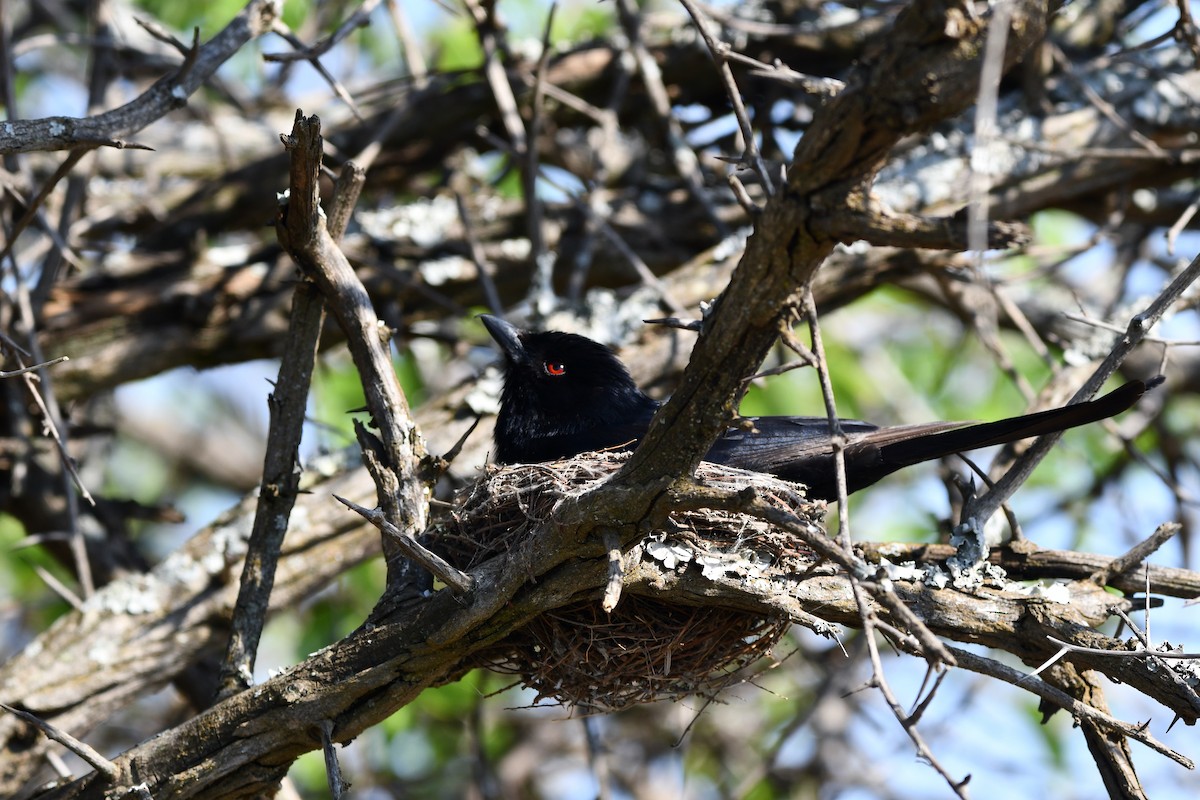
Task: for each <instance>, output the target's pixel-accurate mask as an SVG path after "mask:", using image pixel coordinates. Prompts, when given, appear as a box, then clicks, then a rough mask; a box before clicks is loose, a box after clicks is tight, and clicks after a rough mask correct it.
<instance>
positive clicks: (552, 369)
mask: <svg viewBox="0 0 1200 800" xmlns="http://www.w3.org/2000/svg"><path fill="white" fill-rule="evenodd" d="M542 367H543V368H544V369H545V370H546V374H547V375H552V376H554V377H555V378H557V377H559V376H560V375H566V374H567V365H566V364H564V363H562V362H561V361H547V362H546V363H544V364H542Z"/></svg>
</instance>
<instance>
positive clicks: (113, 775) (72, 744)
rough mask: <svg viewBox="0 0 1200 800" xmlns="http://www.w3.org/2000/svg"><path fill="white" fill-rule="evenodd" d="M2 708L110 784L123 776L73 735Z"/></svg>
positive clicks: (5, 705) (111, 764)
mask: <svg viewBox="0 0 1200 800" xmlns="http://www.w3.org/2000/svg"><path fill="white" fill-rule="evenodd" d="M0 708H2V709H4V710H5V711H7V712H8V713H10V714H13V715H14V716H16V717H19V718H20V719H22V720H24V721H25V722H28V723H29V724H30V725H32V726H34V727H35V728H37V729H38V730H40V731H41V732H42V733H44V734H46V736H47V737H48V738H50V739H53V740H54V741H56V742H58V743H59V744H61V745H62V746H63V747H65V748H67V749H68V750H70V751H71V752H72V753H74V754H75V755H77V756H79V757H80V758H82V759H83V760H84V761H85V762H87V764H88V765H90V766H91V767H92V768H93V769H95V770H96V771H97V772H99V773H100V774H101V775H103V776H104V777H105V778H106V779H107V780H108V781H109V782H110V783H111V782H113V781H116V780H117V779H118V778H119V777H120V776H121V771H120V770H119V769H117V765H116V764H114V763H113V762H111V761H109V760H108V759H107V758H105V757H104V756H102V755H100V753H99V752H98V751H97V750H96V749H95V748H93V747H92V746H91V745H89V744H87V743H85V742H81V741H79V740H78V739H76V738H75V737H74V736H72V735H71V734H69V733H67V732H65V731H62V730H59V729H58V728H56V727H54V726H53V725H51V724H50V723H49V722H45V721H43V720H41V719H38V718H37V717H35V716H34V715H33V714H30V713H29V712H28V711H22V710H21V709H19V708H13V707H12V706H10V705H8V704H7V703H0Z"/></svg>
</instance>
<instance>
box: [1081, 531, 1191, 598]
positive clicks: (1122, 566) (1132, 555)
mask: <svg viewBox="0 0 1200 800" xmlns="http://www.w3.org/2000/svg"><path fill="white" fill-rule="evenodd" d="M1182 527H1183V526H1182V525H1180V524H1179V523H1178V522H1164V523H1163V524H1161V525H1159V526H1158V528H1157V529H1156V530H1155V531H1154V533H1152V534H1150V535H1149V536H1148V537H1146V538H1145V539H1143V540H1142V541H1140V542H1138V543H1137V544H1135V545H1134V546H1133V547H1132V548H1130V549H1129V551H1128V552H1127V553H1125V555H1123V556H1121V557H1120V558H1115V559H1113V560H1112V561H1111V562H1110V563H1109V564H1108V565H1106V566H1105V567H1104V568H1103V569H1100V570H1097V571H1096V572H1094V573H1092V576H1091V580H1093V581H1095V582H1096V583H1098V584H1100V585H1101V586H1108V585H1109V584H1111V583H1112V581H1113V579H1114V578H1117V577H1120V576H1123V575H1128V574H1129V573H1130V572H1132V571H1133V570H1135V569H1137V568H1138V567H1139V566H1141V565H1142V563H1143V562H1144V561H1145V560H1146V559H1147V558H1149V557H1150V556H1151V555H1153V554H1154V553H1155V552H1156V551H1157V550H1158V548H1160V547H1162V546H1163V545H1164V544H1166V543H1167V542H1168V541H1170V540H1171V537H1172V536H1174V535H1175V534H1176V533H1179V530H1180V529H1181V528H1182Z"/></svg>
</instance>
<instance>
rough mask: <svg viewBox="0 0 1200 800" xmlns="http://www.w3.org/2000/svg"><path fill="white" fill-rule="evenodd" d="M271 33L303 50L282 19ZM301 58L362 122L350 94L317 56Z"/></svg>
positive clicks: (298, 38) (300, 43)
mask: <svg viewBox="0 0 1200 800" xmlns="http://www.w3.org/2000/svg"><path fill="white" fill-rule="evenodd" d="M271 31H272V32H273V33H274V34H275V35H276V36H278V37H280V38H281V39H283V40H284V41H285V42H287V43H288V44H290V45H292V46H293V47H295V48H296V49H297V50H301V51H303V50H305V47H304V43H303V42H302V41H300V37H299V36H296V34H294V33H292V31H291V29H289V28H288V26H287V24H286V23H285V22H284V21H283V20H282V19H277V20H275V24H274V25H273V26H272V27H271ZM303 58H305V59H306V60H307V61H308V63H309V64H311V65H312V68H313V69H315V70H316V71H317V74H319V75H320V76H321V77H322V78H324V79H325V82H326V83H328V84H329V88H331V89H333V93H334V94H335V95H337V97H338V99H339V100H341V101H342V102H343V103H345V104H346V107H347V108H349V109H350V113H351V114H353V115H354V118H355V119H357V120H358V121H359V122H364V121H365V120H364V119H363V115H362V112H361V111H359V110H358V104H357V103H355V102H354V98H353V97H351V96H350V92H348V91H346V87H345V86H343V85H342V82H341V81H339V80H338V79H337V78H335V77H333V75H332V74H331V73H330V72H329V70H327V69H325V65H324V64H322V63H321V59H320V58H318V57H317V56H309V55H307V54H306V55H305V56H303Z"/></svg>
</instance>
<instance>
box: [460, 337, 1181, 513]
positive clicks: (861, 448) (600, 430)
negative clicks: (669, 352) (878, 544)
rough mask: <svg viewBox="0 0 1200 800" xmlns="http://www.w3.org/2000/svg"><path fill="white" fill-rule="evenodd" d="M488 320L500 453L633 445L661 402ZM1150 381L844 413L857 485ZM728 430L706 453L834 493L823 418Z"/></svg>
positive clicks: (601, 351)
mask: <svg viewBox="0 0 1200 800" xmlns="http://www.w3.org/2000/svg"><path fill="white" fill-rule="evenodd" d="M481 319H482V320H483V324H484V325H485V326H486V327H487V329H488V332H489V333H490V334H491V335H492V338H493V339H495V340H496V342H497V344H499V345H500V348H501V349H502V350H503V351H504V389H503V392H502V394H501V396H500V415H499V417H498V418H497V420H496V433H495V441H496V452H495V459H496V461H498V462H500V463H502V464H515V463H536V462H541V461H551V460H554V459H558V458H566V457H569V456H573V455H577V454H579V453H585V452H589V451H593V450H606V449H626V448H631V447H633V446H634V445H636V444H637V442H638V440H640V439H641V437H642V436H643V435H644V434H645V432H646V430H647V427H648V426H649V424H650V419H651V418H652V417H653V416H654V412H655V411H656V410H657V409H658V405H659V404H658V402H657V401H656V400H653V399H652V398H650V397H649V396H647V395H646V394H645V393H643V392H642V391H641V390H640V389H638V387H637V385H636V384H635V383H634V381H633V378H632V377H630V375H629V371H628V370H627V369H626V368H625V365H624V364H622V363H621V361H620V359H618V358H617V356H616V355H615V354H613V352H612V351H611V350H609V349H608V348H607V347H605V346H604V345H602V344H600V343H598V342H594V341H592V340H591V339H588V338H586V337H584V336H578V335H576V334H572V333H561V332H558V331H546V332H541V333H537V332H530V331H522V330H520V329H518V328H516V327H514V326H513V325H510V324H509V323H507V322H505V321H504V320H502V319H500V318H499V317H493V316H490V315H487V314H485V315H483V316H482V317H481ZM1161 381H1162V378H1161V377H1160V378H1156V379H1154V380H1153V381H1150V382H1149V383H1147V382H1145V381H1130V382H1128V383H1126V384H1125V385H1123V386H1121V387H1120V388H1118V389H1116V390H1114V391H1112V392H1110V393H1109V394H1106V395H1104V396H1103V397H1100V398H1098V399H1096V400H1091V401H1088V402H1085V403H1077V404H1075V405H1070V406H1065V407H1063V408H1056V409H1051V410H1049V411H1040V412H1037V413H1033V414H1025V415H1022V416H1019V417H1012V418H1009V419H1002V420H998V421H996V422H985V423H970V422H928V423H919V424H916V425H900V426H895V427H888V428H880V427H878V426H876V425H872V424H871V423H869V422H861V421H858V420H841V425H842V430H843V431H844V432H845V434H846V438H847V444H846V449H845V459H846V481H847V488H848V489H849V491H851V492H856V491H858V490H859V489H862V488H864V487H867V486H870V485H871V484H873V483H875V482H876V481H878V480H879V479H880V478H883V477H885V476H887V475H889V474H891V473H893V472H895V471H896V470H898V469H902V468H904V467H907V466H911V465H913V464H918V463H920V462H922V461H930V460H932V459H936V458H941V457H943V456H948V455H952V454H955V453H963V452H966V451H968V450H975V449H977V448H980V447H988V446H991V445H996V444H1003V443H1006V442H1012V441H1016V440H1018V439H1026V438H1030V437H1033V436H1041V435H1042V434H1045V433H1049V432H1052V431H1059V430H1066V429H1068V428H1074V427H1077V426H1079V425H1086V424H1087V423H1090V422H1096V421H1098V420H1102V419H1107V418H1108V417H1111V416H1114V415H1116V414H1119V413H1121V412H1122V411H1124V410H1126V409H1127V408H1129V407H1130V406H1132V405H1133V404H1134V403H1135V402H1137V400H1138V398H1140V397H1141V396H1142V395H1143V394H1144V393H1145V392H1146V391H1147V389H1149V388H1151V387H1152V386H1156V385H1158V383H1160V382H1161ZM748 419H749V421H750V422H751V423H753V428H752V429H750V430H744V429H742V428H730V429H729V430H727V431H726V432H725V434H724V435H723V436H722V437H721V438H720V439H718V440H717V442H716V443H715V444H714V445H713V447H712V449H710V450H709V451H708V454H707V456H706V457H705V458H706V460H708V461H714V462H718V463H721V464H727V465H729V466H733V467H739V468H741V469H748V470H754V471H756V472H769V473H772V474H775V475H778V476H779V477H781V478H785V479H787V480H792V481H796V482H798V483H803V484H804V485H805V486H807V487H808V489H809V495H810V496H812V497H816V498H820V499H825V500H832V499H836V497H837V483H836V474H835V472H834V459H833V451H832V448H831V445H830V437H829V421H828V419H827V418H826V417H750V418H748Z"/></svg>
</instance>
